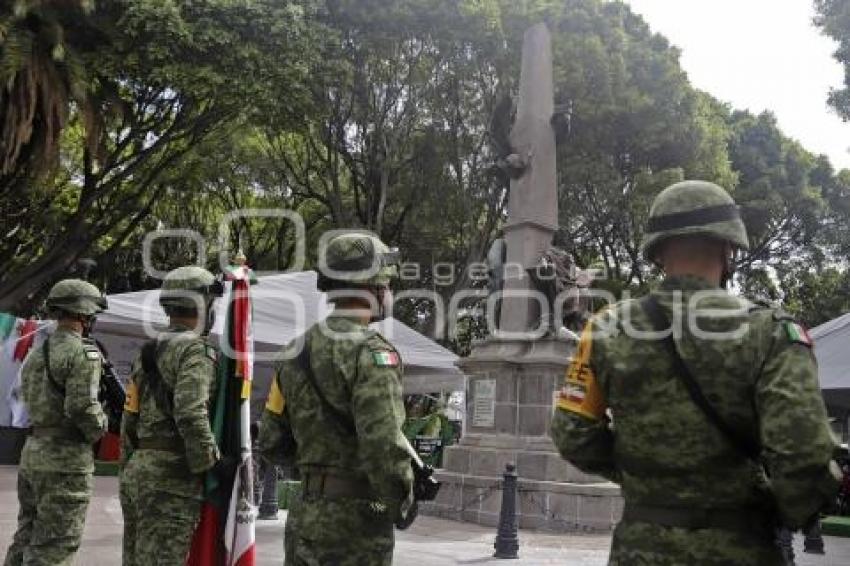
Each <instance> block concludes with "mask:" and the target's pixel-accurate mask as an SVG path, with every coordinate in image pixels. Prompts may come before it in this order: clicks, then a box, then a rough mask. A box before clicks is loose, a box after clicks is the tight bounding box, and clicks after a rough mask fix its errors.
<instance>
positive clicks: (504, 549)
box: [493, 464, 519, 558]
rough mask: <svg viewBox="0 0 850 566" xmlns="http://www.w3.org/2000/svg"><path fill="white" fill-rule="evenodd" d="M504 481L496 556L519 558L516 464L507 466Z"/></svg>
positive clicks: (495, 545)
mask: <svg viewBox="0 0 850 566" xmlns="http://www.w3.org/2000/svg"><path fill="white" fill-rule="evenodd" d="M504 478H505V479H504V482H503V483H502V508H501V509H500V510H499V530H498V531H497V532H496V542H495V543H494V544H493V546H494V547H495V548H496V553H495V554H493V556H494V557H495V558H519V554H517V552H518V551H519V537H518V536H517V527H518V525H517V516H516V494H517V475H516V466H514V465H513V464H508V465H507V466H505V475H504Z"/></svg>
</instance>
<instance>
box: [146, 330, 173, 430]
mask: <svg viewBox="0 0 850 566" xmlns="http://www.w3.org/2000/svg"><path fill="white" fill-rule="evenodd" d="M167 343H168V341H167V340H163V341H161V342H159V341H157V340H156V339H154V340H149V341H147V342H145V344H144V345H143V346H142V355H141V358H142V371H143V372H144V375H145V379H144V380H143V381H142V383H141V384H140V387H143V386H147V387H150V388H151V390H152V391H153V395H154V400H155V401H156V404H157V406H158V407H159V410H160V411H162V412H163V413H164V414H166V415H168V416H172V413H173V412H174V411H173V410H172V399H171V397H172V391H171V390H170V388H169V387H168V384H166V383H165V380H164V379H163V378H162V373H161V372H160V371H159V364H158V363H157V358H158V357H159V353H160V352H161V351H162V349H163V348H164V347H165V345H166V344H167Z"/></svg>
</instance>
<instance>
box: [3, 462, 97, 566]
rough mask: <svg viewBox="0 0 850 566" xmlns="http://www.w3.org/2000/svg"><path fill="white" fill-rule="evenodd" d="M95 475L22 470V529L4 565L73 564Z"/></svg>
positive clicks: (20, 515) (39, 565)
mask: <svg viewBox="0 0 850 566" xmlns="http://www.w3.org/2000/svg"><path fill="white" fill-rule="evenodd" d="M91 492H92V475H91V474H85V473H84V474H65V473H59V472H36V471H29V470H27V469H25V468H21V469H19V470H18V501H19V503H20V510H19V511H18V530H17V532H16V533H15V537H14V539H13V541H12V545H11V546H10V547H9V550H8V551H7V552H6V561H5V562H4V563H3V564H4V566H42V565H43V566H62V565H65V564H71V562H72V561H73V559H74V555H75V554H76V552H77V549H79V548H80V542H81V540H82V538H83V527H84V526H85V523H86V510H87V509H88V506H89V499H91Z"/></svg>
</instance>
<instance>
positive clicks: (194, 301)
mask: <svg viewBox="0 0 850 566" xmlns="http://www.w3.org/2000/svg"><path fill="white" fill-rule="evenodd" d="M222 291H223V289H222V285H221V282H220V281H219V280H218V279H216V278H215V276H214V275H213V274H212V273H210V272H209V271H207V270H206V269H204V268H203V267H198V266H196V265H187V266H183V267H178V268H177V269H174V270H172V271H169V272H168V274H167V275H166V276H165V279H163V281H162V288H161V290H160V292H159V304H161V305H162V307H163V308H164V309H166V310H167V309H169V308H173V307H176V308H183V309H197V308H198V306H199V303H198V299H200V300H202V301H203V302H202V303H200V304H202V305H204V304H206V303H207V302H208V301H209V300H211V299H213V298H215V297H220V296H221V295H222Z"/></svg>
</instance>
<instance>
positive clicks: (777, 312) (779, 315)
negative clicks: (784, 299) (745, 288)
mask: <svg viewBox="0 0 850 566" xmlns="http://www.w3.org/2000/svg"><path fill="white" fill-rule="evenodd" d="M742 300H743V301H744V305H745V307H746V308H747V312H748V313H749V315H750V318H752V319H755V320H756V321H760V322H763V323H765V324H775V323H780V322H784V321H794V316H793V315H792V314H790V313H789V312H788V311H786V310H785V309H784V308H782V305H781V303H779V302H778V301H774V300H771V299H769V298H766V297H760V296H756V297H742Z"/></svg>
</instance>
